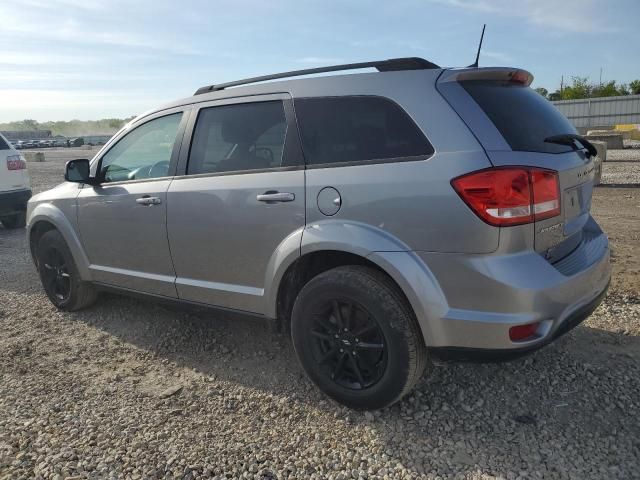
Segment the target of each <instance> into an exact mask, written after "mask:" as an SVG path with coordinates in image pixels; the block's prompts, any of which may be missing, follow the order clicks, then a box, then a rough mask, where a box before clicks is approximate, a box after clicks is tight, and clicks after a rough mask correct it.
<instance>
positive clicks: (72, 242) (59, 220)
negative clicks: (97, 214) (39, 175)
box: [27, 198, 91, 281]
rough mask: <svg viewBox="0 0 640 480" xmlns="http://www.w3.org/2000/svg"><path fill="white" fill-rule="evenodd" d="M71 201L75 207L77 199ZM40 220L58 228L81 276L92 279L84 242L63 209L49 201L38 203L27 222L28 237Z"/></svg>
mask: <svg viewBox="0 0 640 480" xmlns="http://www.w3.org/2000/svg"><path fill="white" fill-rule="evenodd" d="M70 201H72V202H73V206H69V207H70V208H73V209H75V201H76V199H75V198H73V199H72V200H70ZM74 216H75V212H74ZM40 221H43V222H46V223H49V224H52V225H54V226H55V227H56V228H57V229H58V231H59V232H60V233H61V234H62V236H63V237H64V239H65V241H66V242H67V245H69V250H70V251H71V255H73V260H74V262H75V264H76V266H77V267H78V273H80V278H82V280H85V281H91V272H90V270H89V258H88V257H87V255H86V253H85V251H84V249H83V248H82V243H81V242H80V239H79V238H78V234H77V231H76V229H75V228H74V227H73V225H72V224H71V222H70V221H69V219H68V217H67V216H66V215H65V214H64V213H63V211H62V210H61V209H60V208H58V207H57V206H56V205H54V204H52V203H49V202H43V203H39V204H37V205H36V206H35V207H34V208H33V210H32V211H30V212H29V216H28V223H27V238H29V239H30V238H31V230H32V228H33V227H34V225H36V224H37V223H38V222H40Z"/></svg>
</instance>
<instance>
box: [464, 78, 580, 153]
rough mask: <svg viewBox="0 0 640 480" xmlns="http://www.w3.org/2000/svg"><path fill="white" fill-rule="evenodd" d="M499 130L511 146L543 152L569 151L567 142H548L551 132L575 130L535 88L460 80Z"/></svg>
mask: <svg viewBox="0 0 640 480" xmlns="http://www.w3.org/2000/svg"><path fill="white" fill-rule="evenodd" d="M460 84H461V85H462V87H463V88H464V89H465V90H466V91H467V92H468V93H469V95H471V97H472V98H473V99H474V100H475V101H476V103H477V104H478V105H479V106H480V108H482V110H483V111H484V113H485V114H486V115H487V117H489V119H490V120H491V121H492V122H493V124H494V125H495V126H496V128H497V129H498V131H499V132H500V133H501V134H502V136H503V137H504V139H505V141H506V142H507V143H508V144H509V146H510V147H511V149H512V150H517V151H527V152H543V153H564V152H570V151H571V150H572V147H571V146H569V145H558V144H555V143H547V142H545V141H544V139H545V138H547V137H550V136H552V135H560V134H565V133H576V129H575V128H574V126H573V125H572V124H571V122H569V120H567V119H566V117H565V116H564V115H562V113H560V111H559V110H558V109H556V107H554V106H553V104H552V103H550V102H549V101H548V100H546V99H545V98H543V97H542V95H540V94H539V93H537V92H536V91H535V90H532V89H531V88H529V87H525V86H523V85H518V84H514V83H509V82H497V81H482V80H472V81H464V82H460Z"/></svg>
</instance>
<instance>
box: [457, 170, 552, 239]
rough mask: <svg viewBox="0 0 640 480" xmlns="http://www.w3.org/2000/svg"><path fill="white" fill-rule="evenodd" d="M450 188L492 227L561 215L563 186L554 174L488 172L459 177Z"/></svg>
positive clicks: (519, 171)
mask: <svg viewBox="0 0 640 480" xmlns="http://www.w3.org/2000/svg"><path fill="white" fill-rule="evenodd" d="M451 185H452V186H453V188H454V189H455V190H456V192H458V195H460V197H462V199H463V200H464V201H465V203H466V204H467V205H469V207H471V209H472V210H473V211H474V212H475V213H476V215H478V216H479V217H480V218H481V219H482V220H484V221H485V222H487V223H488V224H490V225H494V226H498V227H508V226H511V225H522V224H524V223H531V222H535V221H536V220H543V219H545V218H551V217H555V216H556V215H559V214H560V183H559V181H558V172H555V171H553V170H545V169H542V168H531V167H497V168H489V169H487V170H480V171H479V172H473V173H469V174H467V175H463V176H461V177H458V178H456V179H454V180H452V182H451Z"/></svg>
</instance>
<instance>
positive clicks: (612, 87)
mask: <svg viewBox="0 0 640 480" xmlns="http://www.w3.org/2000/svg"><path fill="white" fill-rule="evenodd" d="M535 90H536V92H538V93H539V94H540V95H542V96H543V97H545V98H546V99H548V100H551V101H554V100H577V99H580V98H598V97H617V96H621V95H639V94H640V80H634V81H632V82H629V84H628V85H627V84H626V83H618V82H616V81H615V80H610V81H608V82H605V83H591V82H589V77H571V84H570V85H567V86H563V87H562V88H560V89H558V90H556V91H555V92H552V93H549V91H548V90H547V89H546V88H544V87H538V88H536V89H535Z"/></svg>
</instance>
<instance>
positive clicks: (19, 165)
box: [7, 155, 27, 170]
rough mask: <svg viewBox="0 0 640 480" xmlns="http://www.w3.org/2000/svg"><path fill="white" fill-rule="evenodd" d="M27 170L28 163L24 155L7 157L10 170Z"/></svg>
mask: <svg viewBox="0 0 640 480" xmlns="http://www.w3.org/2000/svg"><path fill="white" fill-rule="evenodd" d="M26 168H27V162H26V160H25V159H24V157H23V156H22V155H9V156H8V157H7V169H8V170H24V169H26Z"/></svg>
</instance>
